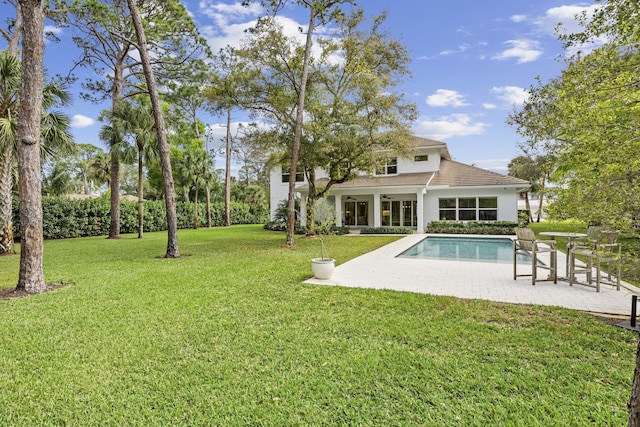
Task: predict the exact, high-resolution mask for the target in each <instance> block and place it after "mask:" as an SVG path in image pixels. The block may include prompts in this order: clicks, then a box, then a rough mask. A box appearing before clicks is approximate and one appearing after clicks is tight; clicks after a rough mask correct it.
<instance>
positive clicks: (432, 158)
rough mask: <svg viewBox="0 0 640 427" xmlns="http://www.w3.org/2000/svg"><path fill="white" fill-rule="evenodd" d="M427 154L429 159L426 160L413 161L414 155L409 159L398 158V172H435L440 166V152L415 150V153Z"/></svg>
mask: <svg viewBox="0 0 640 427" xmlns="http://www.w3.org/2000/svg"><path fill="white" fill-rule="evenodd" d="M421 154H427V155H428V156H429V160H427V161H426V162H414V161H413V159H414V157H413V156H412V157H411V158H410V159H407V158H399V159H398V173H418V172H435V171H437V170H438V168H439V167H440V153H438V152H437V151H436V150H429V151H426V150H425V151H421V152H417V153H416V155H421Z"/></svg>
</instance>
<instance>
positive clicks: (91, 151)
mask: <svg viewBox="0 0 640 427" xmlns="http://www.w3.org/2000/svg"><path fill="white" fill-rule="evenodd" d="M101 151H102V149H101V148H99V147H96V146H95V145H93V144H76V145H75V147H74V153H73V154H74V157H75V158H74V161H73V165H72V167H73V169H74V170H75V171H76V172H77V174H78V177H79V178H80V179H81V180H82V194H89V192H90V189H92V188H95V185H94V184H93V183H92V176H91V164H92V161H93V159H94V158H95V156H96V155H97V154H98V153H99V152H101Z"/></svg>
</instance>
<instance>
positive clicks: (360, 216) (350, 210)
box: [344, 202, 369, 227]
mask: <svg viewBox="0 0 640 427" xmlns="http://www.w3.org/2000/svg"><path fill="white" fill-rule="evenodd" d="M344 225H347V226H348V225H351V226H356V227H357V226H367V225H369V203H367V202H344Z"/></svg>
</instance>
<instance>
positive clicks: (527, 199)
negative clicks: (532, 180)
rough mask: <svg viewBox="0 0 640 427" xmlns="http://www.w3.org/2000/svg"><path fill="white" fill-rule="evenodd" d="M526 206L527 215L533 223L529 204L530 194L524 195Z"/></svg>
mask: <svg viewBox="0 0 640 427" xmlns="http://www.w3.org/2000/svg"><path fill="white" fill-rule="evenodd" d="M524 205H525V207H526V208H527V215H529V222H533V213H532V212H531V203H530V202H529V192H528V191H527V192H525V193H524Z"/></svg>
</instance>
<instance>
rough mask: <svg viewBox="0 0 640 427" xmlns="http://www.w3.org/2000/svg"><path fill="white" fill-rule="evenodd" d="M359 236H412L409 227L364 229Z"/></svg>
mask: <svg viewBox="0 0 640 427" xmlns="http://www.w3.org/2000/svg"><path fill="white" fill-rule="evenodd" d="M360 234H413V229H412V228H411V227H366V228H361V229H360Z"/></svg>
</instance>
